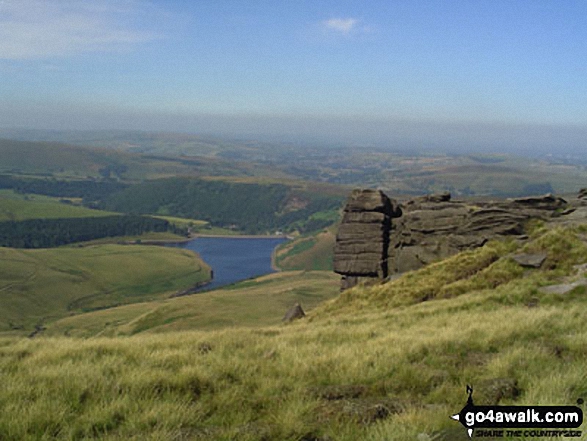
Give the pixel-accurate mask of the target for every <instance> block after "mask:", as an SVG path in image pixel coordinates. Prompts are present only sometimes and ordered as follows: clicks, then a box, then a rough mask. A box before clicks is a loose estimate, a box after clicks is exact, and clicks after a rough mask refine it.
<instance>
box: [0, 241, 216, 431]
mask: <svg viewBox="0 0 587 441" xmlns="http://www.w3.org/2000/svg"><path fill="white" fill-rule="evenodd" d="M208 279H209V268H208V267H207V265H206V264H204V263H203V262H202V261H201V260H200V259H199V258H198V257H197V256H196V255H195V254H194V253H192V252H190V251H186V250H180V249H177V248H165V247H155V246H128V245H127V246H123V245H96V246H87V247H81V248H80V247H78V248H71V247H63V248H52V249H39V250H16V249H11V248H0V281H1V282H0V303H1V304H2V308H1V309H0V331H13V332H17V333H30V332H31V331H32V330H33V329H34V327H35V325H40V324H43V323H46V322H48V321H51V320H55V319H57V318H61V317H64V316H67V315H71V314H75V313H80V312H82V311H87V310H92V309H99V308H106V307H111V306H115V305H119V304H125V303H131V302H139V301H145V300H150V299H154V298H162V297H167V296H169V295H170V294H172V293H174V292H176V291H178V290H183V289H187V288H189V287H190V286H193V285H195V284H197V283H199V282H202V281H204V280H208ZM0 438H1V437H0Z"/></svg>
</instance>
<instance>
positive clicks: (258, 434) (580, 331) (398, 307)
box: [0, 230, 587, 441]
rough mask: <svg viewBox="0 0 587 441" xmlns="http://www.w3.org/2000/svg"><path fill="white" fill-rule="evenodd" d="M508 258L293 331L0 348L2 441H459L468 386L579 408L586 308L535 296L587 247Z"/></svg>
mask: <svg viewBox="0 0 587 441" xmlns="http://www.w3.org/2000/svg"><path fill="white" fill-rule="evenodd" d="M561 242H562V243H565V244H566V249H567V250H568V252H566V253H561V252H559V251H558V249H557V247H556V246H555V247H554V248H553V249H550V247H551V246H552V245H555V244H558V243H561ZM532 247H535V248H532ZM569 247H570V248H569ZM514 248H515V245H512V244H506V245H496V244H494V245H491V246H489V247H487V248H486V249H484V250H478V251H476V252H474V253H466V254H464V255H462V256H458V257H455V258H453V259H449V261H446V262H443V263H439V264H437V265H433V266H431V267H429V268H427V269H424V270H422V271H420V272H416V273H413V274H408V275H406V276H405V277H404V278H402V279H399V280H397V281H395V282H392V283H389V284H386V285H382V286H379V287H375V288H367V287H363V288H356V289H354V290H352V291H350V292H349V293H348V294H345V296H343V297H341V298H340V299H337V300H333V301H331V302H329V304H328V305H325V306H323V307H320V308H318V309H317V310H316V311H315V312H314V313H313V314H311V316H310V318H309V319H306V320H302V321H299V322H296V323H294V324H291V325H283V326H273V327H264V328H258V329H251V328H231V329H226V330H219V331H211V332H198V331H186V332H169V333H165V334H144V335H138V336H133V337H124V338H123V337H119V338H93V339H87V340H82V339H73V338H42V339H34V340H28V339H1V340H0V374H1V375H2V378H3V384H4V386H3V388H2V389H0V407H1V408H2V409H3V411H2V413H1V414H0V439H6V440H22V439H55V438H58V439H89V438H99V439H109V440H122V439H125V440H126V439H137V440H138V439H153V440H159V439H196V440H197V439H202V440H234V439H238V440H251V441H252V440H292V441H293V440H309V439H321V440H326V439H331V440H337V441H339V440H342V441H346V440H348V441H351V440H353V441H354V440H359V439H360V440H410V439H445V440H458V439H466V437H465V433H464V430H463V429H462V427H461V426H460V425H458V424H457V423H455V422H454V421H451V420H450V419H449V418H448V416H449V415H450V414H452V413H454V412H456V411H458V410H460V409H461V407H462V406H463V405H464V403H465V399H466V394H465V385H466V384H473V385H474V387H475V397H476V401H477V403H478V404H486V403H489V402H498V403H500V404H508V403H518V404H561V405H562V404H564V405H569V404H575V402H576V400H577V398H579V397H583V398H585V397H587V376H585V374H584V366H585V363H586V361H587V356H586V354H585V350H584V348H585V345H586V344H587V328H586V327H585V326H584V324H585V322H586V320H587V299H586V298H585V296H584V295H582V294H581V293H572V294H569V295H566V296H555V295H546V294H540V293H539V292H538V291H537V289H538V287H539V286H540V285H542V284H546V283H553V280H554V279H555V278H556V277H559V276H560V273H561V272H562V271H563V270H564V268H566V267H569V266H570V265H573V264H579V263H585V262H586V261H587V249H586V248H585V246H584V245H583V244H582V243H581V242H580V241H579V240H578V239H577V237H576V235H575V234H574V232H573V231H572V230H554V231H549V232H546V233H545V235H543V236H541V237H538V238H536V239H535V241H534V243H533V244H532V245H530V246H529V247H528V248H532V249H543V250H546V251H548V253H549V263H548V265H546V267H545V268H544V269H540V270H532V271H530V272H529V273H526V274H520V272H519V271H518V270H517V269H516V268H514V265H513V263H512V262H511V260H510V259H509V258H508V257H506V256H505V254H507V253H509V252H511V251H513V249H514ZM454 276H456V278H457V280H456V281H455V280H453V279H452V278H451V277H454ZM435 279H438V281H439V282H438V284H435V283H434V280H435ZM495 280H498V281H499V283H496V282H495ZM420 283H422V286H420V285H419V284H420ZM451 283H458V285H457V287H456V288H455V287H453V288H451V289H449V288H446V286H447V284H449V285H450V284H451ZM400 288H401V289H400ZM422 292H428V293H432V294H433V295H432V296H430V297H429V298H428V299H427V301H426V302H421V300H422V298H421V294H422ZM395 296H399V297H398V298H397V299H395ZM394 299H395V300H394ZM527 299H532V300H533V303H532V305H529V304H526V300H527ZM392 305H393V306H392ZM500 382H502V383H505V384H510V385H515V387H514V388H515V391H516V392H515V393H514V392H513V391H512V388H510V389H508V388H507V387H506V388H502V390H500V391H499V394H497V395H496V394H495V384H501V383H500ZM541 439H547V438H541Z"/></svg>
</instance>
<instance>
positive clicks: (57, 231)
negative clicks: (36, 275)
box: [0, 216, 187, 248]
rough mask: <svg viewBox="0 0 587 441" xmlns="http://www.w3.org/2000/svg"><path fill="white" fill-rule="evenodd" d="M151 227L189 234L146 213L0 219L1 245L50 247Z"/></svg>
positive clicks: (138, 233) (126, 234) (131, 234)
mask: <svg viewBox="0 0 587 441" xmlns="http://www.w3.org/2000/svg"><path fill="white" fill-rule="evenodd" d="M151 231H155V232H163V231H171V232H173V233H176V234H183V235H185V234H187V231H186V229H184V228H180V227H177V226H175V225H173V224H171V223H169V222H168V221H166V220H163V219H155V218H152V217H144V216H106V217H88V218H65V219H31V220H25V221H20V222H13V221H9V222H0V246H2V247H11V248H51V247H57V246H60V245H66V244H69V243H74V242H83V241H88V240H94V239H101V238H103V237H116V236H136V235H140V234H143V233H147V232H151Z"/></svg>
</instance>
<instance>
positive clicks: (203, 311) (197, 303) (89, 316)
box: [43, 271, 339, 337]
mask: <svg viewBox="0 0 587 441" xmlns="http://www.w3.org/2000/svg"><path fill="white" fill-rule="evenodd" d="M338 285H339V283H338V276H337V275H335V274H334V273H331V272H325V271H313V272H305V271H304V272H300V271H296V272H282V273H275V274H270V275H267V276H263V277H259V278H257V279H253V280H246V281H243V282H240V283H236V284H235V285H231V286H228V287H225V288H221V289H218V290H215V291H210V292H205V293H200V294H197V295H189V296H184V297H177V298H172V299H164V300H156V301H152V302H142V303H137V304H133V305H126V306H119V307H116V308H109V309H105V310H100V311H94V312H88V313H85V314H80V315H75V316H72V317H66V318H63V319H61V320H57V321H55V322H53V323H50V324H47V329H46V331H44V332H43V335H44V336H58V335H70V336H76V337H93V336H98V335H100V336H126V335H135V334H138V333H143V332H147V333H161V332H171V331H173V332H175V331H185V330H194V329H197V330H219V329H224V328H230V327H253V328H259V327H264V326H272V325H278V324H280V323H281V320H282V318H283V315H284V313H285V311H287V310H288V309H289V308H290V307H291V306H292V305H294V304H295V303H301V304H302V305H303V307H304V310H305V311H311V310H312V309H313V308H315V307H316V306H317V305H319V304H320V303H321V302H324V301H325V300H328V299H331V298H333V297H335V296H336V295H338V292H339V289H338Z"/></svg>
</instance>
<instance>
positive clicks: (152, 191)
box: [97, 177, 344, 234]
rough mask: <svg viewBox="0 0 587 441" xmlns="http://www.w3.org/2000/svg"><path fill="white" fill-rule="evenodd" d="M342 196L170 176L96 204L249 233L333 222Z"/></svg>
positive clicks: (310, 228) (317, 226)
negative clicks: (203, 221)
mask: <svg viewBox="0 0 587 441" xmlns="http://www.w3.org/2000/svg"><path fill="white" fill-rule="evenodd" d="M343 200H344V197H343V196H342V195H341V194H340V192H339V194H321V193H320V192H317V191H312V190H310V189H305V188H304V187H303V186H299V185H284V184H277V183H251V182H238V181H237V182H232V181H226V180H201V179H192V178H179V177H178V178H168V179H157V180H151V181H145V182H142V183H140V184H136V185H133V186H131V187H128V188H126V189H124V190H122V191H119V192H116V193H114V194H111V195H109V196H106V197H105V198H104V199H103V200H102V201H101V202H100V203H98V204H97V206H98V208H101V209H104V210H110V211H118V212H126V213H132V214H154V215H164V216H167V215H170V216H177V217H182V218H192V219H202V220H205V221H208V222H210V223H211V224H212V225H214V226H221V227H225V228H233V229H235V230H240V231H243V232H246V233H252V234H259V233H261V234H264V233H267V232H270V233H273V232H275V231H277V230H282V231H283V230H285V231H291V230H298V231H302V232H304V231H314V230H317V229H320V228H323V227H326V226H328V225H330V224H332V223H333V222H334V221H335V220H336V218H337V217H338V210H339V208H340V205H341V204H342V201H343Z"/></svg>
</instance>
